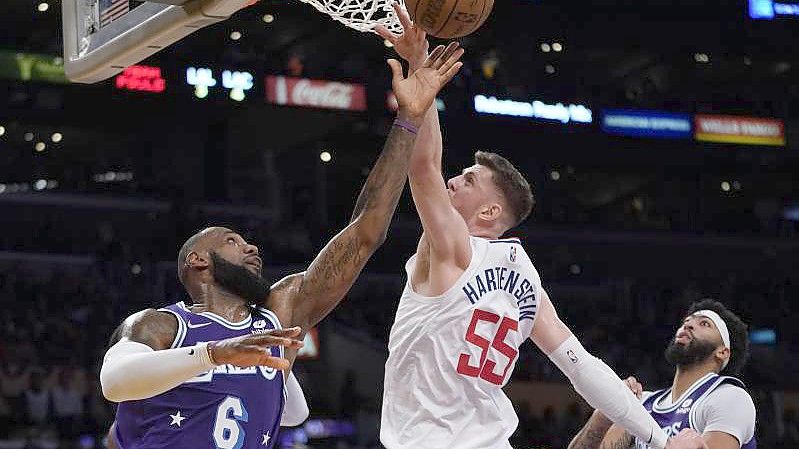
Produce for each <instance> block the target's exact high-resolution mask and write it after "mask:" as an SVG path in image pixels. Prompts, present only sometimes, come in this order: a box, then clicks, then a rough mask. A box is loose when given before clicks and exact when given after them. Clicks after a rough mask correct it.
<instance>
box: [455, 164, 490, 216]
mask: <svg viewBox="0 0 799 449" xmlns="http://www.w3.org/2000/svg"><path fill="white" fill-rule="evenodd" d="M493 176H494V174H493V173H492V172H491V170H490V169H489V168H488V167H485V166H483V165H473V166H471V167H469V168H466V169H464V170H463V172H462V173H461V174H460V175H458V176H455V177H454V178H451V179H450V180H449V181H447V193H449V200H450V202H451V203H452V206H453V207H454V208H455V210H457V211H458V212H459V213H460V214H461V216H462V217H463V218H464V220H466V221H467V222H468V221H469V220H470V219H471V218H472V217H474V216H475V215H476V214H478V213H479V212H480V210H481V208H482V207H483V206H485V205H486V204H489V203H491V202H497V201H498V198H497V197H498V193H497V187H496V186H495V185H494V180H493Z"/></svg>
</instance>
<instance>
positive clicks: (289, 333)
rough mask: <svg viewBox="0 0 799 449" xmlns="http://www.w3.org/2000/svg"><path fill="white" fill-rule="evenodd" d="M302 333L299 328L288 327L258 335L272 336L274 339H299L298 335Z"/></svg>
mask: <svg viewBox="0 0 799 449" xmlns="http://www.w3.org/2000/svg"><path fill="white" fill-rule="evenodd" d="M301 332H302V328H300V327H299V326H294V327H289V328H286V329H275V330H271V331H269V332H268V333H265V334H260V335H272V336H274V337H289V338H291V337H299V336H300V333H301Z"/></svg>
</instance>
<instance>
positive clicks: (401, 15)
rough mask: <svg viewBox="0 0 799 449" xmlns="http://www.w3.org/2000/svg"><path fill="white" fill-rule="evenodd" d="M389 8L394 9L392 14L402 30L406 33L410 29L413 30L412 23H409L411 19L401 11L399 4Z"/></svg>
mask: <svg viewBox="0 0 799 449" xmlns="http://www.w3.org/2000/svg"><path fill="white" fill-rule="evenodd" d="M391 6H393V7H394V13H395V14H397V18H398V19H399V21H400V24H401V25H402V29H403V30H405V31H406V32H408V31H410V29H411V28H413V22H411V18H410V17H409V16H408V13H407V12H406V11H405V10H404V9H402V6H400V4H399V2H397V3H394V4H393V5H391Z"/></svg>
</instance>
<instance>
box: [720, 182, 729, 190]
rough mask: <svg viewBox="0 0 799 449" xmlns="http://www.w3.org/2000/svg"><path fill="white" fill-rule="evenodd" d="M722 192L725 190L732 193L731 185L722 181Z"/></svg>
mask: <svg viewBox="0 0 799 449" xmlns="http://www.w3.org/2000/svg"><path fill="white" fill-rule="evenodd" d="M721 190H723V191H725V192H729V191H730V183H729V182H727V181H722V182H721Z"/></svg>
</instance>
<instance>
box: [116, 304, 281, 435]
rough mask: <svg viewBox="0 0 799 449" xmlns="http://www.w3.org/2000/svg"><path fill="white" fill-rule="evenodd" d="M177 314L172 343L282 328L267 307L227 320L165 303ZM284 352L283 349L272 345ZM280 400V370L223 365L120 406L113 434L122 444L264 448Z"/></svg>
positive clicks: (273, 429) (185, 343)
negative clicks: (244, 316) (236, 321)
mask: <svg viewBox="0 0 799 449" xmlns="http://www.w3.org/2000/svg"><path fill="white" fill-rule="evenodd" d="M159 310H160V311H163V312H169V313H171V314H173V315H175V317H176V318H177V320H178V331H177V334H176V336H175V340H174V342H172V348H179V347H185V346H193V345H195V344H197V343H200V342H206V341H213V340H222V339H225V338H230V337H238V336H241V335H248V334H255V333H260V332H264V331H266V330H268V329H280V321H279V320H278V319H277V316H275V314H274V313H272V312H271V311H269V310H267V309H263V308H260V307H259V308H257V309H255V310H253V311H252V314H251V316H250V317H248V318H247V319H246V320H244V321H241V322H238V323H231V322H230V321H227V320H225V319H224V318H222V317H220V316H219V315H216V314H214V313H211V312H203V313H193V312H190V311H189V310H188V309H187V308H186V306H185V305H184V304H183V303H182V302H178V303H176V304H173V305H171V306H168V307H166V308H163V309H159ZM271 350H272V355H273V356H276V357H278V356H282V355H283V348H282V347H275V348H271ZM284 403H285V393H284V379H283V373H282V372H279V371H278V370H274V369H272V368H266V367H262V366H259V367H252V368H239V367H235V366H232V365H222V366H218V367H216V369H214V370H212V371H209V372H207V373H203V374H200V375H199V376H197V377H195V378H193V379H190V380H187V381H186V382H184V383H183V384H181V385H179V386H177V387H175V388H173V389H172V390H169V391H167V392H166V393H162V394H159V395H158V396H154V397H152V398H149V399H142V400H138V401H126V402H122V403H120V404H119V407H118V408H117V415H116V432H115V434H114V436H115V438H116V440H117V442H118V444H119V447H120V449H161V448H164V449H166V448H170V449H180V448H190V449H206V448H207V449H213V448H217V449H256V448H258V449H267V448H273V447H275V446H276V441H277V433H278V429H279V428H280V416H281V414H282V412H283V404H284Z"/></svg>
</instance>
